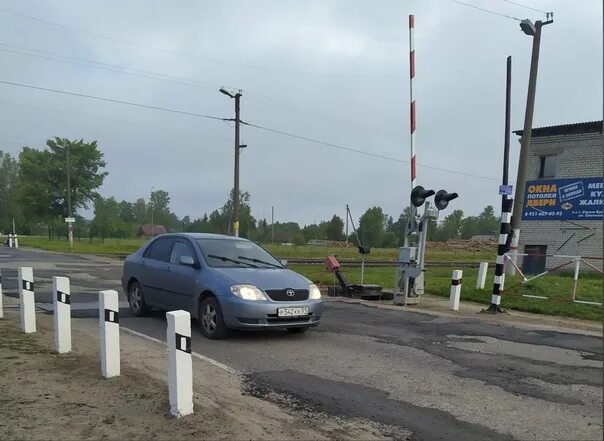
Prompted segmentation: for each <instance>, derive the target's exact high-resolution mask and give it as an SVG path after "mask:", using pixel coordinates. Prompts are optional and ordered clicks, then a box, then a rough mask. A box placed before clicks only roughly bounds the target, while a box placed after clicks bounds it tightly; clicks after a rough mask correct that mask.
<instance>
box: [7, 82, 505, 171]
mask: <svg viewBox="0 0 604 441" xmlns="http://www.w3.org/2000/svg"><path fill="white" fill-rule="evenodd" d="M0 84H7V85H11V86H18V87H25V88H29V89H35V90H42V91H45V92H52V93H59V94H64V95H70V96H77V97H81V98H90V99H94V100H99V101H107V102H111V103H117V104H124V105H129V106H135V107H141V108H144V109H152V110H161V111H164V112H170V113H177V114H181V115H187V116H195V117H199V118H207V119H212V120H217V121H223V122H228V121H232V118H220V117H217V116H210V115H203V114H200V113H193V112H186V111H184V110H175V109H169V108H167V107H158V106H151V105H148V104H140V103H133V102H130V101H123V100H117V99H113V98H105V97H99V96H94V95H86V94H83V93H76V92H67V91H64V90H58V89H51V88H47V87H40V86H33V85H31V84H23V83H16V82H12V81H4V80H0ZM241 124H244V125H247V126H249V127H254V128H257V129H259V130H264V131H267V132H271V133H276V134H280V135H283V136H288V137H290V138H296V139H300V140H303V141H307V142H312V143H315V144H320V145H323V146H326V147H331V148H334V149H338V150H345V151H349V152H353V153H358V154H361V155H365V156H372V157H375V158H380V159H386V160H388V161H395V162H400V163H403V164H408V163H409V162H408V161H405V160H402V159H398V158H393V157H390V156H386V155H381V154H379V153H371V152H366V151H363V150H358V149H355V148H352V147H346V146H342V145H338V144H333V143H330V142H326V141H321V140H318V139H313V138H308V137H306V136H301V135H296V134H293V133H289V132H285V131H282V130H277V129H271V128H269V127H264V126H260V125H257V124H251V123H247V122H243V121H241ZM418 167H423V168H427V169H431V170H437V171H442V172H446V173H454V174H458V175H461V176H468V177H472V178H478V179H485V180H488V181H496V182H499V181H498V180H497V179H494V178H490V177H487V176H480V175H475V174H472V173H466V172H462V171H458V170H451V169H446V168H440V167H435V166H431V165H421V164H418Z"/></svg>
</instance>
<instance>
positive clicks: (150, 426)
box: [0, 309, 410, 439]
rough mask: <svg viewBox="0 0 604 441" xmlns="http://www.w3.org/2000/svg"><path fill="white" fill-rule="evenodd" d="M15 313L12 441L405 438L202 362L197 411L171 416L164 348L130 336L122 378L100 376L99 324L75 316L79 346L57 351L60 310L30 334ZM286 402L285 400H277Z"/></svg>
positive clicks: (7, 388) (3, 324) (10, 336)
mask: <svg viewBox="0 0 604 441" xmlns="http://www.w3.org/2000/svg"><path fill="white" fill-rule="evenodd" d="M18 320H19V317H18V313H17V312H16V311H15V310H10V309H9V310H8V311H6V312H5V318H4V319H2V320H0V352H1V354H2V355H1V356H0V371H1V372H2V376H1V377H2V380H1V381H0V407H1V408H2V412H1V413H0V432H1V433H2V434H3V435H2V438H3V439H59V438H60V439H91V438H94V439H97V438H106V439H193V438H195V439H285V438H287V439H389V438H396V439H404V438H407V437H408V436H409V435H410V434H409V433H407V432H405V431H403V430H401V429H400V428H396V429H393V428H390V427H386V426H383V425H379V424H377V423H372V422H369V421H367V420H362V419H354V418H351V419H349V418H338V417H333V416H328V415H327V414H324V413H320V412H315V411H314V410H313V409H309V408H304V409H296V408H295V403H288V402H287V400H286V399H284V398H283V397H281V398H279V397H271V400H272V401H267V400H263V399H260V398H256V397H254V396H252V395H250V394H249V392H248V390H247V388H246V386H245V385H244V383H243V379H242V377H241V376H240V375H239V374H238V373H237V372H234V371H232V370H225V369H223V368H221V367H219V366H215V365H213V364H211V363H209V362H208V361H205V360H201V359H197V358H194V360H193V375H194V406H195V413H194V415H190V416H187V417H184V418H181V419H178V420H177V419H175V418H173V417H171V415H170V414H169V404H168V387H167V383H166V381H167V354H166V349H165V346H164V345H163V344H160V343H156V342H153V341H149V340H146V339H143V338H141V337H138V336H135V335H131V334H129V333H126V332H122V333H121V335H120V339H121V351H122V352H121V358H122V375H121V376H119V377H116V378H112V379H105V378H103V377H101V375H100V361H99V354H98V348H99V346H98V322H97V320H96V319H76V320H73V321H72V329H73V330H72V332H73V334H72V338H73V347H74V350H73V352H72V353H70V354H61V355H58V354H55V353H54V352H53V327H52V316H50V315H46V314H38V315H37V321H38V323H37V324H38V332H37V333H35V334H29V335H25V334H23V333H21V331H20V329H19V321H18ZM277 402H281V404H277Z"/></svg>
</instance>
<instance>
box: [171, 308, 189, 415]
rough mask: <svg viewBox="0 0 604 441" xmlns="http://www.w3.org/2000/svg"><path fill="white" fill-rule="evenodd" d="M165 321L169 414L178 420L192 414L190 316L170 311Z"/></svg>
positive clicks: (184, 312) (186, 313)
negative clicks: (166, 325) (166, 327)
mask: <svg viewBox="0 0 604 441" xmlns="http://www.w3.org/2000/svg"><path fill="white" fill-rule="evenodd" d="M166 319H167V322H168V329H167V332H166V338H167V342H168V387H169V396H170V413H171V414H172V415H174V416H175V417H176V418H180V417H182V416H185V415H190V414H192V413H193V361H192V359H191V315H190V314H189V313H188V312H186V311H182V310H179V311H170V312H167V313H166Z"/></svg>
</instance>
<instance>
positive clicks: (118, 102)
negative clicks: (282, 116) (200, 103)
mask: <svg viewBox="0 0 604 441" xmlns="http://www.w3.org/2000/svg"><path fill="white" fill-rule="evenodd" d="M0 84H8V85H11V86H17V87H26V88H28V89H35V90H43V91H45V92H52V93H60V94H63V95H71V96H77V97H81V98H89V99H93V100H98V101H107V102H110V103H117V104H124V105H128V106H134V107H141V108H144V109H152V110H161V111H163V112H170V113H178V114H181V115H187V116H196V117H199V118H206V119H213V120H218V121H228V118H221V117H218V116H211V115H204V114H201V113H194V112H187V111H185V110H176V109H169V108H167V107H159V106H151V105H149V104H140V103H133V102H130V101H123V100H118V99H114V98H105V97H100V96H95V95H87V94H84V93H77V92H68V91H66V90H59V89H51V88H49V87H41V86H34V85H31V84H24V83H16V82H13V81H4V80H0Z"/></svg>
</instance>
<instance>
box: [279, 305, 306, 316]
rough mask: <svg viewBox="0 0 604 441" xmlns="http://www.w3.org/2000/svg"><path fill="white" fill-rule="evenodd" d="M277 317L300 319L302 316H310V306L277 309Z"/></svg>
mask: <svg viewBox="0 0 604 441" xmlns="http://www.w3.org/2000/svg"><path fill="white" fill-rule="evenodd" d="M277 315H278V316H279V317H299V316H301V315H308V306H301V307H298V308H279V309H277Z"/></svg>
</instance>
